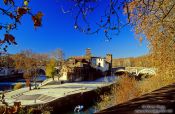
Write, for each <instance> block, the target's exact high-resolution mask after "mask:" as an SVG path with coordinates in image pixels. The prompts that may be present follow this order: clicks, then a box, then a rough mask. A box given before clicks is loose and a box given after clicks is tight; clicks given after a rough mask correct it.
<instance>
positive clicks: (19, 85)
mask: <svg viewBox="0 0 175 114" xmlns="http://www.w3.org/2000/svg"><path fill="white" fill-rule="evenodd" d="M22 87H23V85H22V83H20V82H19V83H16V84H15V86H14V87H13V90H17V89H20V88H22Z"/></svg>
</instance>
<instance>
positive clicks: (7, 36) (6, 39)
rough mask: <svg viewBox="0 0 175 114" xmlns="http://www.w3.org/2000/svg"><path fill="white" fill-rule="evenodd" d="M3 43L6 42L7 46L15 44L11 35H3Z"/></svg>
mask: <svg viewBox="0 0 175 114" xmlns="http://www.w3.org/2000/svg"><path fill="white" fill-rule="evenodd" d="M4 41H7V42H8V43H9V44H10V43H13V44H15V45H16V44H17V43H16V42H15V37H14V36H13V35H11V34H5V38H4Z"/></svg>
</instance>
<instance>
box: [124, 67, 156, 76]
mask: <svg viewBox="0 0 175 114" xmlns="http://www.w3.org/2000/svg"><path fill="white" fill-rule="evenodd" d="M125 70H126V71H128V72H129V73H132V74H135V75H136V76H139V74H149V75H155V74H156V71H157V69H156V68H147V67H126V68H125Z"/></svg>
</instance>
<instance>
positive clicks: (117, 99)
mask: <svg viewBox="0 0 175 114" xmlns="http://www.w3.org/2000/svg"><path fill="white" fill-rule="evenodd" d="M138 84H139V83H138V81H136V80H135V79H134V78H131V77H128V76H127V75H124V76H121V77H120V78H119V80H118V82H117V84H116V85H115V86H113V87H112V89H111V94H105V95H102V96H101V101H100V102H98V103H97V104H96V106H95V108H96V110H102V109H105V108H108V107H111V106H113V105H117V104H120V103H123V102H126V101H128V100H130V99H133V98H135V97H138V96H140V95H141V94H140V90H139V87H138Z"/></svg>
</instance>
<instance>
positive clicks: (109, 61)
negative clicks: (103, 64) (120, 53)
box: [106, 54, 112, 74]
mask: <svg viewBox="0 0 175 114" xmlns="http://www.w3.org/2000/svg"><path fill="white" fill-rule="evenodd" d="M106 61H107V62H108V63H109V71H110V74H111V72H112V54H106Z"/></svg>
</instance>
